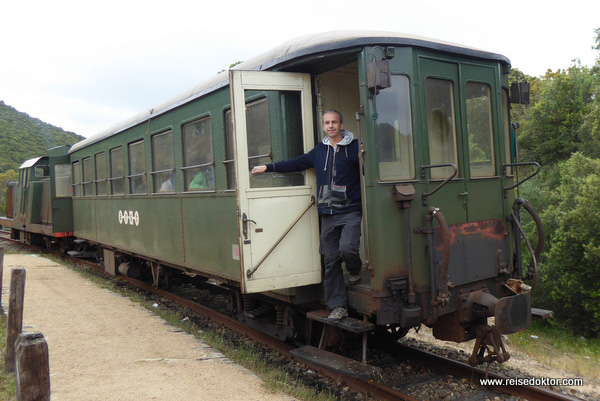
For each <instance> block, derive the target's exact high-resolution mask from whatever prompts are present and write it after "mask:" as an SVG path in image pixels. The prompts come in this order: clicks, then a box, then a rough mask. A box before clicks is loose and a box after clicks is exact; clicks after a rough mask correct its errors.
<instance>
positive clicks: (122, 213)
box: [119, 210, 140, 226]
mask: <svg viewBox="0 0 600 401" xmlns="http://www.w3.org/2000/svg"><path fill="white" fill-rule="evenodd" d="M119 224H125V225H132V226H133V225H135V226H139V225H140V214H139V213H138V211H137V210H135V211H134V210H119Z"/></svg>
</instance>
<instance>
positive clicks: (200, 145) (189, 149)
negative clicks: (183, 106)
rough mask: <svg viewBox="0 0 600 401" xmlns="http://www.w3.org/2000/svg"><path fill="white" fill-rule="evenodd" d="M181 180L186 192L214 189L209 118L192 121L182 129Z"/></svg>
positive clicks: (213, 166)
mask: <svg viewBox="0 0 600 401" xmlns="http://www.w3.org/2000/svg"><path fill="white" fill-rule="evenodd" d="M181 131H182V133H183V168H182V170H183V179H184V182H185V190H186V191H201V190H205V189H214V188H215V164H214V158H213V148H212V137H211V135H210V118H205V119H203V120H197V121H193V122H191V123H189V124H185V125H184V126H183V127H182V130H181Z"/></svg>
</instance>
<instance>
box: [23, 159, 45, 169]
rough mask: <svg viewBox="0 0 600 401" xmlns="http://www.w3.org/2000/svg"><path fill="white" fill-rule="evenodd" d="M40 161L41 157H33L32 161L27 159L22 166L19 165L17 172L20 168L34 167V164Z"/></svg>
mask: <svg viewBox="0 0 600 401" xmlns="http://www.w3.org/2000/svg"><path fill="white" fill-rule="evenodd" d="M40 159H41V157H34V158H33V159H29V160H25V161H24V162H23V164H21V165H20V166H19V170H20V169H22V168H29V167H32V166H34V165H35V163H37V162H38V161H39V160H40Z"/></svg>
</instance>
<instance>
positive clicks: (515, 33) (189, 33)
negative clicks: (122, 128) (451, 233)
mask: <svg viewBox="0 0 600 401" xmlns="http://www.w3.org/2000/svg"><path fill="white" fill-rule="evenodd" d="M553 4H557V5H556V6H555V5H553ZM558 5H560V7H558ZM1 11H2V13H1V14H0V34H1V35H2V42H1V43H2V45H1V46H0V100H3V101H4V102H5V103H6V104H8V105H10V106H13V107H15V108H16V109H17V110H19V111H22V112H25V113H27V114H29V115H30V116H32V117H36V118H39V119H41V120H43V121H45V122H47V123H50V124H52V125H55V126H58V127H61V128H63V129H65V130H68V131H73V132H76V133H77V134H80V135H83V136H86V137H89V136H91V135H93V134H96V133H98V132H100V131H102V130H104V129H106V128H109V127H111V126H112V125H114V124H116V123H118V122H120V121H122V120H124V119H127V118H128V117H131V116H133V115H135V114H137V113H139V112H141V111H142V110H144V109H149V108H151V107H153V106H155V105H157V104H160V103H162V102H163V101H164V100H167V99H169V98H171V97H173V96H174V95H177V94H179V93H180V92H182V91H184V90H187V89H189V88H192V87H193V86H195V85H196V84H198V83H200V82H202V81H204V80H206V79H208V78H210V77H212V76H214V75H215V74H216V73H217V72H219V71H220V70H222V69H227V68H228V66H229V65H230V64H231V63H234V62H236V61H243V60H248V59H250V58H251V57H253V56H256V55H258V54H260V53H262V52H263V51H266V50H269V49H271V48H273V47H275V46H277V45H279V44H281V43H283V42H285V41H287V40H288V39H291V38H294V37H297V36H301V35H305V34H310V33H318V32H327V31H333V30H345V29H359V30H385V31H395V32H404V33H410V34H414V35H421V36H427V37H431V38H435V39H442V40H446V41H450V42H456V43H459V44H464V45H467V46H471V47H477V48H480V49H483V50H488V51H492V52H495V53H500V54H503V55H504V56H506V57H508V58H509V59H510V60H511V62H512V66H513V67H516V68H519V69H520V70H521V71H523V72H525V73H526V74H528V75H533V76H540V75H543V74H544V73H545V71H546V70H547V69H548V68H550V69H553V70H557V69H563V68H567V67H569V66H570V65H571V64H572V60H573V59H580V60H581V63H582V64H583V65H585V66H592V65H593V64H594V62H595V59H596V57H597V56H598V52H596V51H595V50H592V46H593V45H594V39H595V34H594V29H596V28H600V1H598V0H592V1H589V0H585V1H584V0H571V1H569V2H561V3H558V2H554V1H541V0H521V1H515V0H505V1H500V2H492V1H486V0H473V1H471V0H454V1H449V0H430V1H413V0H410V1H409V0H365V1H358V0H329V1H317V0H299V1H286V0H254V1H241V0H229V1H223V0H222V1H214V0H204V1H193V0H191V1H190V0H169V1H154V0H145V1H129V0H119V1H116V0H104V1H101V2H86V1H81V0H77V1H73V0H52V1H48V0H43V1H39V0H33V1H28V0H23V1H7V2H4V4H3V5H2V8H1Z"/></svg>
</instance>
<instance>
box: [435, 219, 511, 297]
mask: <svg viewBox="0 0 600 401" xmlns="http://www.w3.org/2000/svg"><path fill="white" fill-rule="evenodd" d="M449 228H450V265H449V269H448V271H449V276H448V277H449V281H450V282H451V283H452V284H454V285H461V284H465V283H472V282H475V281H480V280H483V279H486V278H490V277H495V276H497V275H498V271H499V270H500V268H501V267H502V266H501V265H503V267H504V268H506V264H507V263H510V261H511V257H510V243H509V238H508V231H507V229H506V226H505V224H504V221H502V220H501V219H494V220H483V221H476V222H470V223H459V224H453V225H451V226H450V227H449ZM434 260H435V263H436V266H439V265H440V263H441V260H442V231H441V229H440V227H436V228H435V230H434ZM436 274H439V269H436ZM437 279H438V278H437V277H436V280H437Z"/></svg>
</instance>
